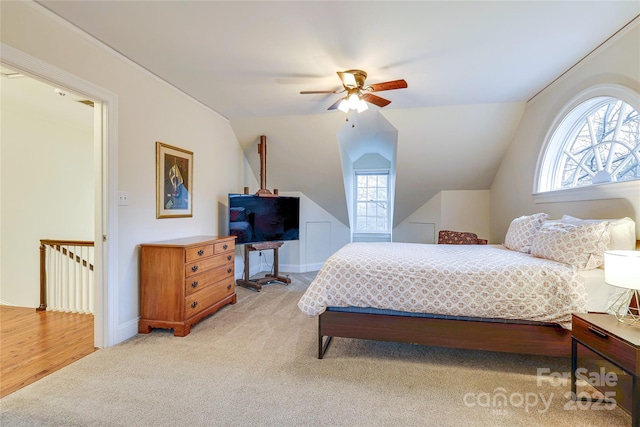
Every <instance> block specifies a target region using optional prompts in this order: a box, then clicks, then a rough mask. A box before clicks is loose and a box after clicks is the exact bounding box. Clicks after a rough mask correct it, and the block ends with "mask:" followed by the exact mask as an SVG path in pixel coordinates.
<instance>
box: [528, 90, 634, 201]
mask: <svg viewBox="0 0 640 427" xmlns="http://www.w3.org/2000/svg"><path fill="white" fill-rule="evenodd" d="M633 180H640V115H639V114H638V110H636V109H635V108H634V107H633V106H631V105H630V104H628V103H627V102H625V101H623V100H621V99H619V98H617V97H613V96H596V97H593V98H590V99H587V100H585V101H583V102H581V103H580V104H579V105H577V106H576V107H575V108H573V109H572V110H571V111H570V112H569V113H568V114H567V115H566V116H565V117H564V118H563V119H562V121H561V122H560V124H559V126H558V127H557V128H556V129H555V130H554V132H553V134H552V136H551V138H550V139H549V141H548V144H547V148H546V151H545V153H544V157H543V162H542V165H541V168H540V170H539V175H538V191H539V192H545V191H554V190H562V189H570V188H576V187H584V186H589V185H594V184H604V183H614V182H623V181H633Z"/></svg>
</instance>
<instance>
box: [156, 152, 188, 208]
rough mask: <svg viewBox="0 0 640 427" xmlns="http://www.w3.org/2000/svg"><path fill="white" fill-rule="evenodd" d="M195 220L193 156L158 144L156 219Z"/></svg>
mask: <svg viewBox="0 0 640 427" xmlns="http://www.w3.org/2000/svg"><path fill="white" fill-rule="evenodd" d="M192 216H193V152H192V151H188V150H184V149H182V148H178V147H174V146H171V145H168V144H165V143H162V142H160V141H156V218H186V217H192Z"/></svg>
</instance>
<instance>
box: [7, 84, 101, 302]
mask: <svg viewBox="0 0 640 427" xmlns="http://www.w3.org/2000/svg"><path fill="white" fill-rule="evenodd" d="M12 83H24V82H13V81H12V82H4V83H2V84H3V85H5V88H6V85H8V84H12ZM50 91H51V95H52V96H56V95H55V94H54V93H53V88H50ZM6 95H7V91H6V90H5V91H2V92H1V93H0V99H1V100H0V103H1V106H2V114H1V115H0V128H1V129H2V133H1V135H0V136H1V137H0V144H1V145H0V151H1V156H0V161H1V166H0V172H1V179H0V182H1V183H2V187H1V190H0V194H1V195H2V201H3V203H2V216H1V218H2V221H1V223H0V229H1V234H2V241H1V245H2V259H1V263H2V269H1V271H2V276H1V278H0V300H1V301H2V303H3V304H8V305H16V306H20V307H34V308H35V307H38V305H39V304H40V274H39V273H40V270H39V266H40V257H39V251H38V247H39V246H40V239H60V240H93V237H94V218H95V214H94V189H93V176H94V170H93V108H90V107H88V106H85V105H82V104H78V105H77V106H76V109H77V110H78V111H79V112H80V114H81V115H83V116H84V121H83V122H78V121H75V120H74V121H70V120H66V119H65V117H64V116H62V115H52V114H45V113H44V112H43V111H42V110H41V109H40V108H38V106H37V105H33V104H31V103H30V101H29V100H28V99H26V98H27V97H23V98H22V99H20V98H18V99H13V98H11V99H10V98H8V97H7V96H6ZM65 102H73V101H71V100H65Z"/></svg>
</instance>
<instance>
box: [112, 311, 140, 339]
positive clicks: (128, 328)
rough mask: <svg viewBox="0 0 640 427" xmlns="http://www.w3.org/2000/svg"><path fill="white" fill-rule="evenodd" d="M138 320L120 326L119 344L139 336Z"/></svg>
mask: <svg viewBox="0 0 640 427" xmlns="http://www.w3.org/2000/svg"><path fill="white" fill-rule="evenodd" d="M138 320H140V318H139V317H136V318H135V319H132V320H129V321H128V322H126V323H123V324H120V325H118V338H117V339H118V342H119V343H121V342H122V341H125V340H128V339H129V338H133V337H135V336H136V335H137V334H138Z"/></svg>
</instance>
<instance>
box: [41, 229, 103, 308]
mask: <svg viewBox="0 0 640 427" xmlns="http://www.w3.org/2000/svg"><path fill="white" fill-rule="evenodd" d="M93 256H94V243H93V242H90V241H80V240H48V239H43V240H40V306H39V307H38V308H37V309H36V310H38V311H42V310H51V311H64V312H71V313H91V314H92V313H93V287H94V282H93V259H94V258H93Z"/></svg>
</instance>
